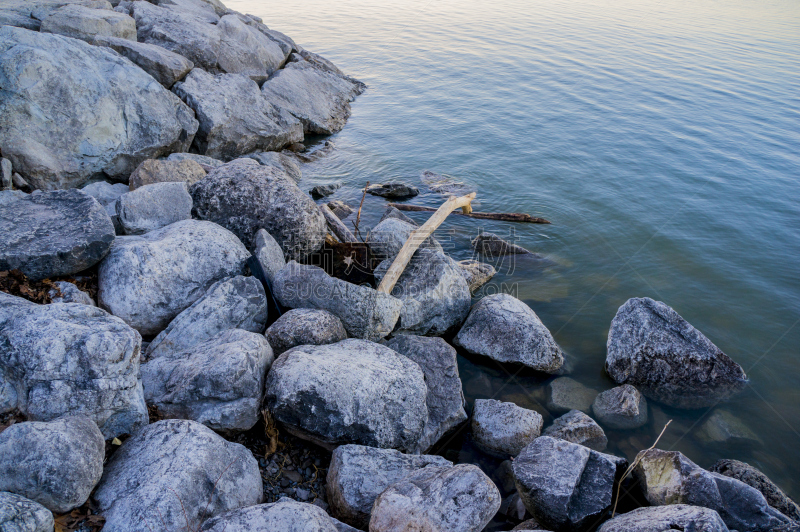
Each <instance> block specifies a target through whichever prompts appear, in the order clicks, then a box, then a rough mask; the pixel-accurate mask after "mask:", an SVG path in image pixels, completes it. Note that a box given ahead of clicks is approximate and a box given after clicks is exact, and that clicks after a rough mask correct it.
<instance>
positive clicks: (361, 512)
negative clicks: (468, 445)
mask: <svg viewBox="0 0 800 532" xmlns="http://www.w3.org/2000/svg"><path fill="white" fill-rule="evenodd" d="M430 465H433V466H439V467H450V466H452V465H453V464H452V463H451V462H449V461H448V460H445V459H444V458H442V457H441V456H433V455H409V454H402V453H400V452H398V451H395V450H394V449H377V448H375V447H365V446H362V445H352V444H351V445H342V446H339V447H337V448H336V449H335V450H334V451H333V456H332V457H331V465H330V467H329V468H328V478H327V484H326V489H327V493H328V503H329V504H330V505H331V511H332V513H333V515H334V516H335V517H336V518H337V519H340V520H342V521H344V522H346V523H349V524H351V525H353V526H355V527H357V528H361V529H366V528H367V526H368V525H369V518H370V514H371V512H372V505H373V504H374V502H375V499H376V498H377V497H378V495H380V494H381V493H383V491H384V490H386V488H388V487H389V486H391V485H392V484H394V483H395V482H398V481H400V480H402V479H403V478H405V477H406V476H407V475H408V474H410V473H412V472H414V471H417V470H419V469H422V468H423V467H427V466H430Z"/></svg>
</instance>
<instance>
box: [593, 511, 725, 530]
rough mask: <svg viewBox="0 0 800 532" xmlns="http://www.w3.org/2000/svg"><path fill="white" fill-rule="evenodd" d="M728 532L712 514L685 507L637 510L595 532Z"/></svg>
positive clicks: (714, 513)
mask: <svg viewBox="0 0 800 532" xmlns="http://www.w3.org/2000/svg"><path fill="white" fill-rule="evenodd" d="M666 530H691V531H692V532H729V530H728V527H727V526H725V523H724V522H723V521H722V518H720V516H719V514H718V513H717V512H715V511H714V510H709V509H708V508H702V507H700V506H690V505H688V504H671V505H669V506H650V507H645V508H637V509H636V510H633V511H631V512H628V513H626V514H622V515H618V516H616V517H614V518H613V519H610V520H608V521H606V522H605V523H603V526H601V527H600V529H599V530H598V532H664V531H666Z"/></svg>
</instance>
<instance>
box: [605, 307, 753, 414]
mask: <svg viewBox="0 0 800 532" xmlns="http://www.w3.org/2000/svg"><path fill="white" fill-rule="evenodd" d="M607 349H608V354H607V355H606V371H607V372H608V374H609V375H610V376H611V378H612V379H614V380H615V381H616V382H618V383H620V384H632V385H634V386H636V387H637V388H638V389H639V390H640V391H641V392H642V393H643V394H644V395H646V396H647V397H650V398H652V399H655V400H656V401H660V402H662V403H664V404H667V405H669V406H673V407H676V408H707V407H711V406H714V405H716V404H717V403H718V402H719V401H724V400H726V399H728V398H730V397H731V396H733V395H735V394H737V393H738V392H740V391H741V390H742V389H743V388H744V387H745V386H746V385H747V376H746V375H745V373H744V370H743V369H742V367H741V366H739V364H737V363H736V362H734V361H733V360H731V359H730V357H728V356H727V355H726V354H725V353H723V352H722V351H720V349H719V348H718V347H717V346H715V345H714V344H713V343H711V340H709V339H708V338H706V337H705V336H704V335H703V333H701V332H700V331H698V330H697V329H695V328H694V327H692V326H691V325H690V324H689V323H688V322H687V321H686V320H684V319H683V318H682V317H680V316H679V315H678V313H677V312H675V311H674V310H672V309H671V308H670V307H668V306H667V305H665V304H664V303H661V302H659V301H653V300H652V299H650V298H633V299H629V300H628V301H627V302H626V303H625V304H624V305H622V306H621V307H620V308H619V310H618V311H617V315H616V316H614V320H613V321H612V322H611V328H610V330H609V331H608V345H607Z"/></svg>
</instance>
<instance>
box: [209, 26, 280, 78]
mask: <svg viewBox="0 0 800 532" xmlns="http://www.w3.org/2000/svg"><path fill="white" fill-rule="evenodd" d="M216 29H217V30H218V31H219V37H220V40H219V54H218V55H217V65H218V66H219V68H220V70H222V71H223V72H230V73H238V74H244V75H246V76H249V77H250V78H251V79H252V80H254V81H256V82H257V83H262V82H264V81H266V80H267V79H268V78H270V76H271V75H272V74H273V73H277V72H282V70H279V69H280V68H281V67H282V66H283V64H284V62H285V61H286V54H284V52H283V50H282V49H281V47H280V45H279V44H278V43H276V42H275V41H273V40H272V39H271V38H269V36H268V35H265V34H264V33H262V32H261V31H259V30H258V28H256V27H253V25H252V24H246V23H245V22H243V21H242V20H241V19H240V18H239V17H238V16H237V15H233V14H231V15H225V16H223V17H222V18H221V19H220V20H219V23H218V24H217V25H216ZM276 75H277V74H276Z"/></svg>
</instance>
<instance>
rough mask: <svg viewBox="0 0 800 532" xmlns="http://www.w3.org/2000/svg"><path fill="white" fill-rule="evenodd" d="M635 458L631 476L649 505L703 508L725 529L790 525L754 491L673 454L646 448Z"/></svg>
mask: <svg viewBox="0 0 800 532" xmlns="http://www.w3.org/2000/svg"><path fill="white" fill-rule="evenodd" d="M636 459H637V462H638V463H637V465H636V467H635V468H634V470H633V475H634V477H635V478H636V479H637V480H638V482H639V485H640V486H641V488H642V490H643V492H644V495H645V497H646V499H647V502H649V503H650V505H652V506H663V505H669V504H691V505H694V506H703V507H705V508H710V509H712V510H716V511H717V513H719V515H720V517H722V520H723V521H725V524H726V525H728V528H731V529H735V530H748V531H751V532H762V531H763V532H767V531H770V530H773V529H775V528H777V527H778V526H781V525H785V524H787V523H789V522H790V519H789V518H788V517H786V516H785V515H783V514H782V513H780V512H779V511H778V510H776V509H774V508H772V507H771V506H770V505H769V504H768V503H767V501H766V499H765V498H764V496H763V495H762V494H761V492H759V491H758V490H757V489H755V488H753V487H750V486H748V485H747V484H745V483H744V482H741V481H739V480H736V479H735V478H732V477H726V476H724V475H720V474H718V473H709V472H708V471H706V470H704V469H702V468H701V467H700V466H698V465H697V464H695V463H694V462H692V461H691V460H689V459H688V458H686V457H685V456H684V455H683V454H681V453H679V452H677V451H662V450H661V449H648V450H645V451H642V452H640V453H639V455H638V456H637V457H636Z"/></svg>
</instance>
